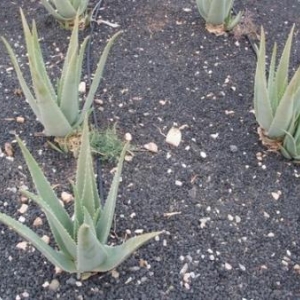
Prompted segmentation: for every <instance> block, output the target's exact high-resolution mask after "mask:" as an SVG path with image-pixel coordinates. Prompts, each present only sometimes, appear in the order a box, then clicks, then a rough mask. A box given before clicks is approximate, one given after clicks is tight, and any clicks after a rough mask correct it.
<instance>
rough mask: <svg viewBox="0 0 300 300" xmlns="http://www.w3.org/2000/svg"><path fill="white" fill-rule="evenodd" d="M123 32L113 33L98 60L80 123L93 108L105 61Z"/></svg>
mask: <svg viewBox="0 0 300 300" xmlns="http://www.w3.org/2000/svg"><path fill="white" fill-rule="evenodd" d="M121 33H122V31H119V32H117V33H116V34H114V35H113V37H112V38H111V39H110V41H109V42H108V44H107V45H106V47H105V48H104V51H103V53H102V55H101V58H100V60H99V62H98V65H97V69H96V71H95V75H94V80H93V82H92V84H91V87H90V90H89V93H88V96H87V98H86V100H85V103H84V105H83V108H82V111H81V114H80V118H79V121H78V124H81V123H82V122H83V119H84V117H85V114H86V113H87V112H88V111H89V110H90V108H91V105H92V103H93V101H94V96H95V93H96V91H97V89H98V86H99V83H100V80H101V78H102V75H103V71H104V67H105V63H106V60H107V57H108V54H109V51H110V49H111V47H112V45H113V43H114V41H115V39H116V38H117V37H118V36H119V35H120V34H121Z"/></svg>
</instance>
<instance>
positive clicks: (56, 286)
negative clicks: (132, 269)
mask: <svg viewBox="0 0 300 300" xmlns="http://www.w3.org/2000/svg"><path fill="white" fill-rule="evenodd" d="M59 286H60V283H59V281H58V280H57V279H53V280H52V281H51V282H50V284H49V290H51V291H57V290H58V289H59Z"/></svg>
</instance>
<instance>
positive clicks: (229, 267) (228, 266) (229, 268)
mask: <svg viewBox="0 0 300 300" xmlns="http://www.w3.org/2000/svg"><path fill="white" fill-rule="evenodd" d="M224 267H225V269H226V270H228V271H230V270H232V266H231V264H229V263H225V265H224Z"/></svg>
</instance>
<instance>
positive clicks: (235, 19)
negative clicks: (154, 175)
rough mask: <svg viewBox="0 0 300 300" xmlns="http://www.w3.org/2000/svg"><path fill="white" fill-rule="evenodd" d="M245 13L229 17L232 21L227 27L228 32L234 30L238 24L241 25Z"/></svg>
mask: <svg viewBox="0 0 300 300" xmlns="http://www.w3.org/2000/svg"><path fill="white" fill-rule="evenodd" d="M242 15H243V13H242V12H241V11H240V12H239V13H238V14H237V15H236V16H235V17H231V16H230V15H229V18H230V21H229V24H227V25H226V30H228V31H230V30H232V29H233V28H234V27H235V26H236V25H237V24H238V23H240V21H241V18H242Z"/></svg>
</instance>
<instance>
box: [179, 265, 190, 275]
mask: <svg viewBox="0 0 300 300" xmlns="http://www.w3.org/2000/svg"><path fill="white" fill-rule="evenodd" d="M188 268H189V265H188V264H187V263H185V264H184V265H183V267H182V268H181V270H180V272H179V274H180V275H184V274H185V273H186V272H187V270H188Z"/></svg>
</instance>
